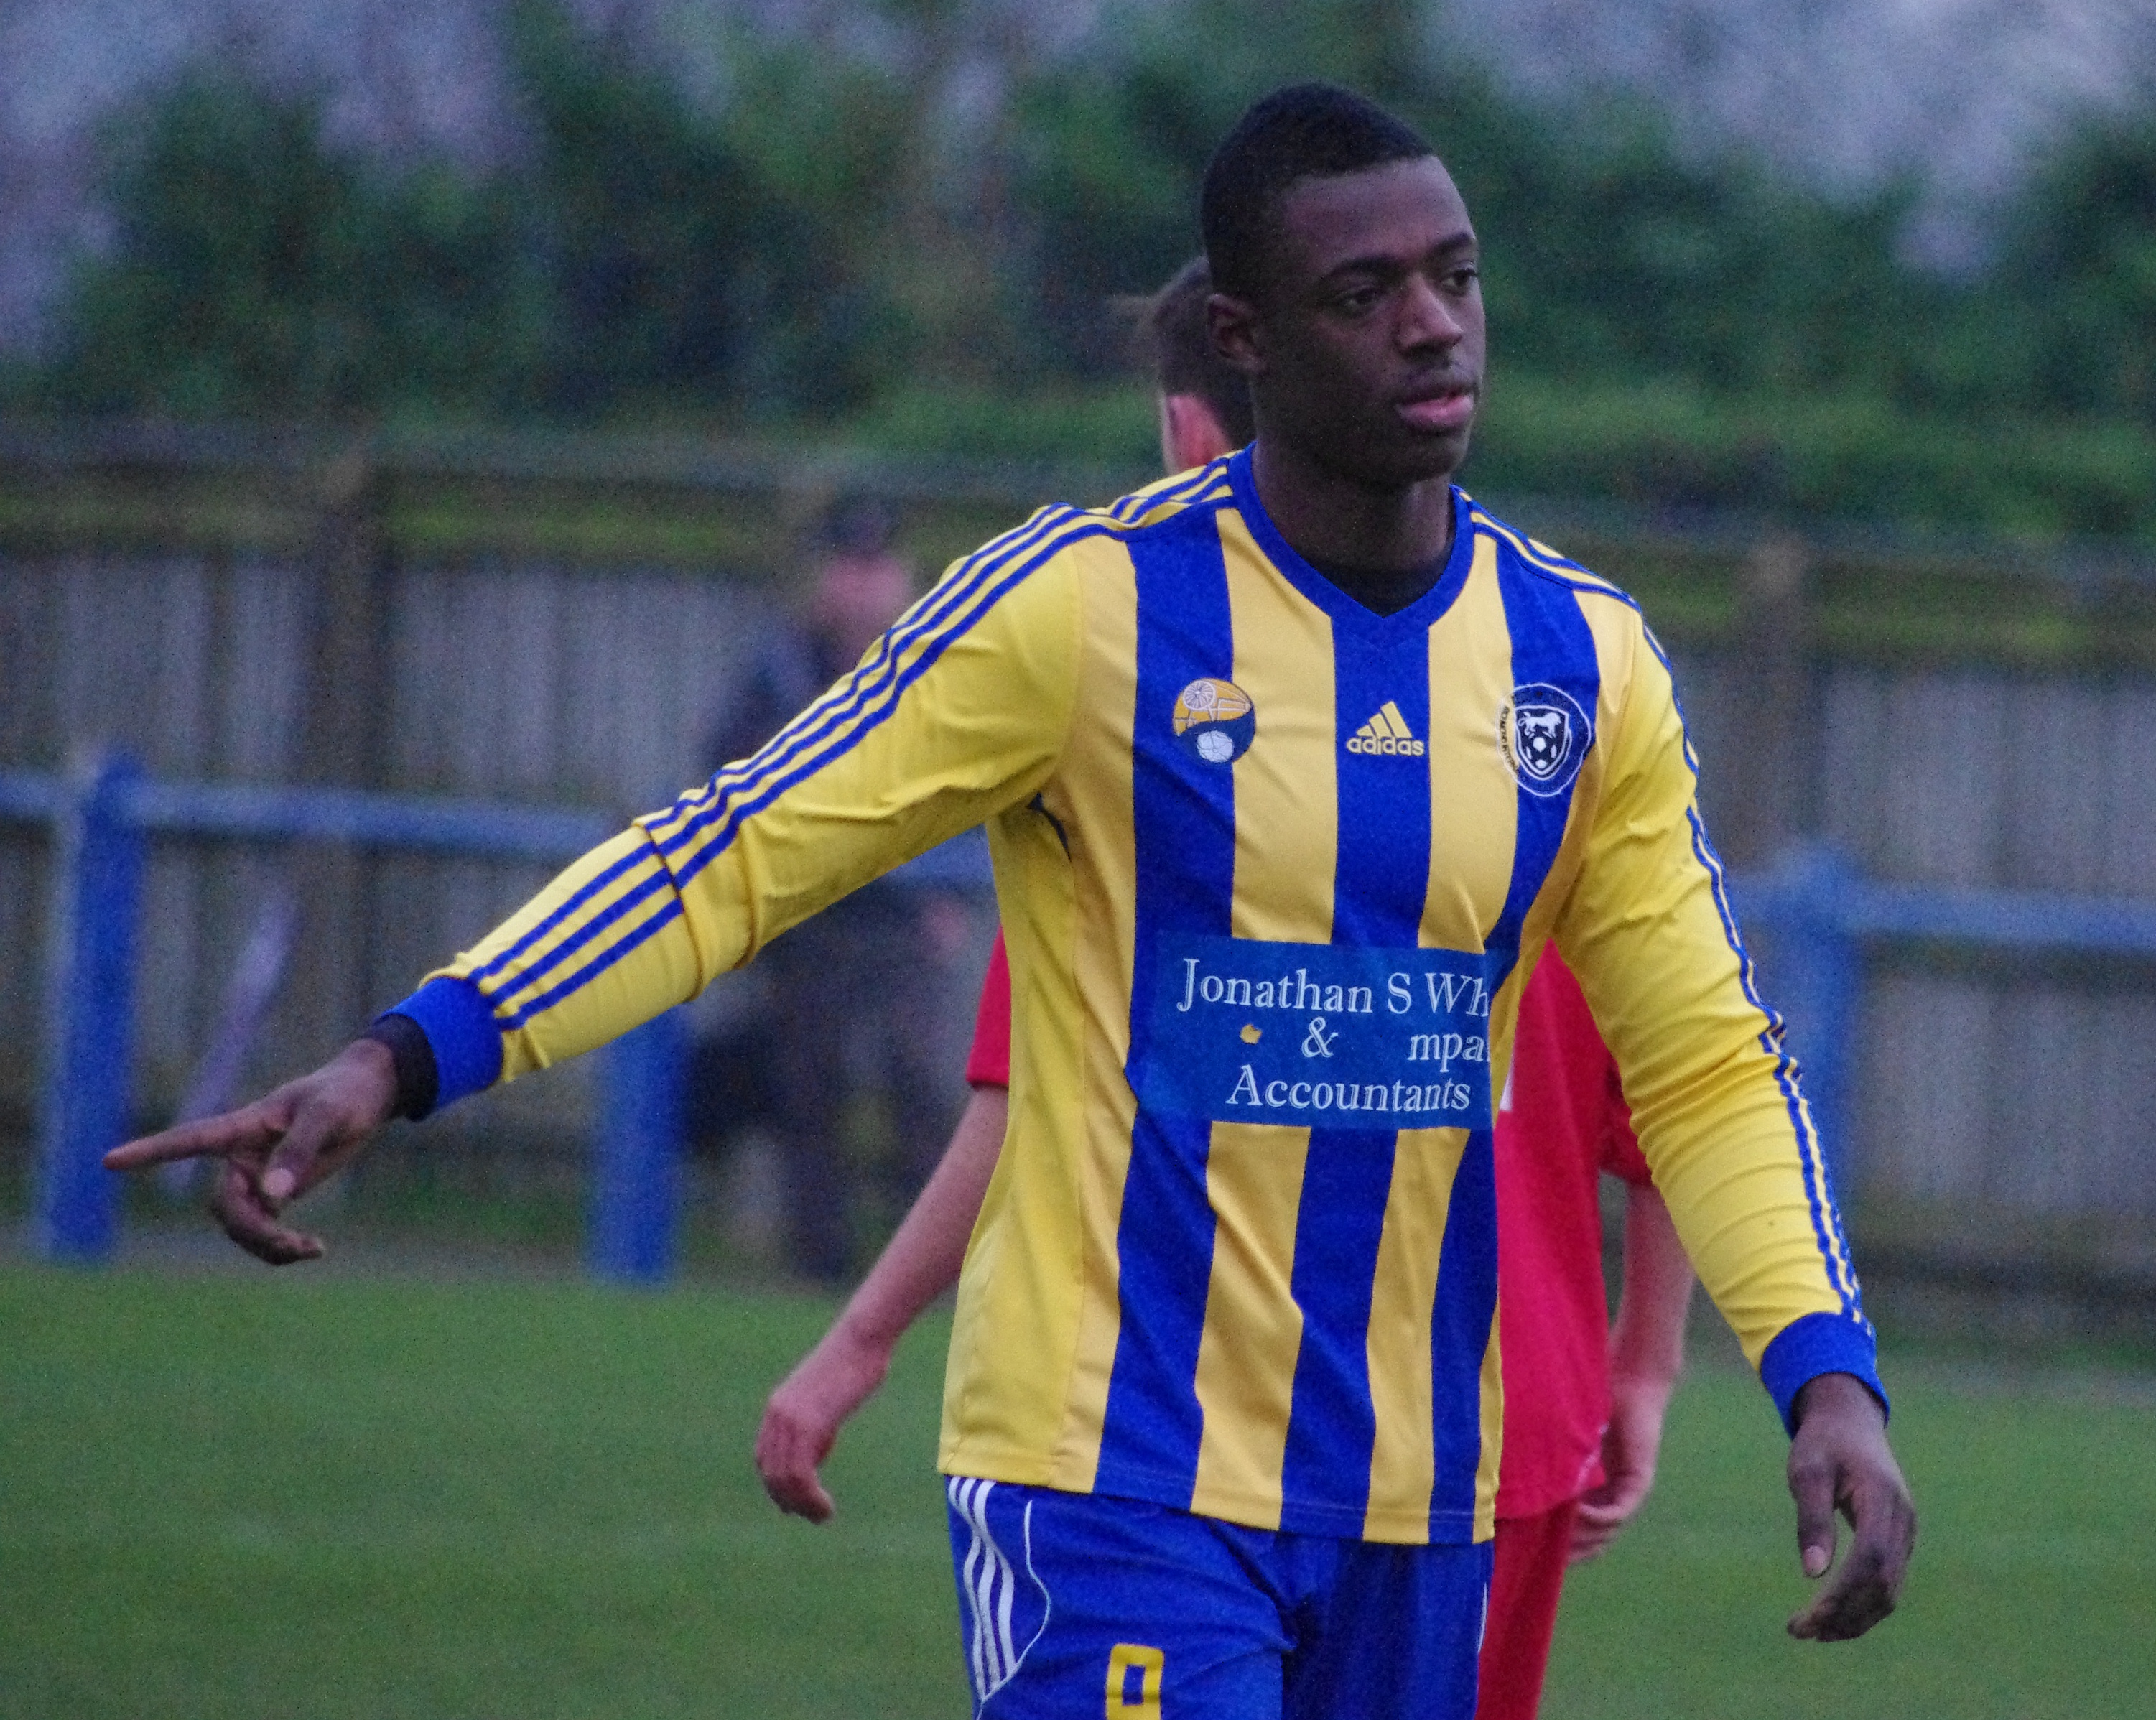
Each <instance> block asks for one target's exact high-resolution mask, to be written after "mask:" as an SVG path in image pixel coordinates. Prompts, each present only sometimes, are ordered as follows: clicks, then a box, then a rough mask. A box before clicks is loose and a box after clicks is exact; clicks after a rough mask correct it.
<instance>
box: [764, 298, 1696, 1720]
mask: <svg viewBox="0 0 2156 1720" xmlns="http://www.w3.org/2000/svg"><path fill="white" fill-rule="evenodd" d="M1212 290H1213V282H1212V276H1211V274H1210V272H1209V270H1207V268H1206V266H1205V259H1204V258H1203V257H1199V258H1197V259H1193V261H1191V262H1190V263H1189V264H1186V265H1185V266H1184V267H1183V269H1181V270H1178V272H1177V274H1176V275H1175V276H1174V278H1173V280H1170V281H1169V282H1168V285H1166V286H1164V287H1163V288H1162V289H1161V290H1160V292H1159V293H1158V295H1156V296H1155V297H1154V298H1153V299H1152V300H1151V301H1150V302H1149V303H1148V305H1147V307H1146V316H1145V323H1146V327H1147V331H1148V333H1149V334H1150V336H1151V337H1152V347H1153V355H1154V368H1155V372H1156V380H1157V382H1158V388H1159V411H1160V432H1161V449H1162V454H1163V459H1164V460H1165V461H1166V464H1167V467H1168V470H1169V471H1170V472H1178V471H1183V470H1189V469H1190V468H1193V467H1196V466H1201V465H1205V464H1206V463H1207V462H1209V461H1210V460H1216V459H1219V458H1220V457H1222V456H1224V455H1226V454H1231V453H1233V452H1234V451H1235V449H1239V448H1241V447H1243V446H1245V444H1248V443H1249V441H1250V439H1251V435H1252V434H1253V426H1252V425H1251V424H1250V392H1249V389H1248V388H1247V387H1246V386H1245V383H1244V380H1243V377H1242V376H1241V374H1240V372H1236V371H1235V370H1233V369H1231V368H1230V367H1229V366H1228V364H1227V363H1226V362H1225V361H1224V359H1222V358H1221V357H1220V356H1219V354H1218V352H1215V350H1214V346H1213V340H1212V331H1211V330H1210V328H1209V326H1208V323H1207V317H1206V305H1207V303H1208V301H1209V299H1210V298H1211V296H1212ZM1010 1040H1011V1004H1010V970H1009V964H1008V962H1007V959H1006V957H1005V952H1004V942H1003V938H1002V937H1001V935H1000V934H998V937H997V939H996V942H995V946H994V948H993V951H992V952H991V954H990V957H989V963H988V977H987V979H986V981H985V983H983V987H982V991H981V1000H980V1008H979V1011H978V1022H977V1024H976V1028H975V1031H974V1039H973V1054H972V1055H971V1057H970V1058H969V1059H968V1063H967V1069H966V1076H967V1079H968V1081H969V1082H971V1083H972V1084H973V1097H972V1099H971V1101H969V1103H968V1107H967V1111H966V1113H965V1115H964V1117H962V1119H961V1122H960V1126H959V1127H958V1129H957V1131H956V1132H955V1133H954V1135H953V1137H952V1142H951V1146H950V1148H949V1151H948V1153H947V1158H946V1160H945V1163H944V1164H943V1166H942V1168H940V1170H939V1172H938V1173H937V1175H936V1176H935V1178H933V1180H932V1183H931V1184H930V1186H929V1188H928V1189H927V1190H925V1191H924V1193H923V1194H922V1196H921V1199H920V1200H919V1201H917V1202H916V1204H915V1206H914V1209H913V1210H912V1211H911V1213H910V1214H908V1216H907V1218H906V1220H905V1222H904V1224H903V1225H901V1228H900V1230H899V1231H898V1233H897V1234H896V1235H894V1236H893V1237H892V1239H891V1244H890V1245H889V1246H888V1247H887V1248H886V1249H885V1250H884V1253H883V1255H881V1257H880V1259H879V1260H877V1262H876V1264H875V1266H874V1268H873V1269H872V1270H871V1271H870V1273H869V1275H868V1276H867V1277H866V1278H865V1280H863V1281H862V1283H861V1285H860V1288H859V1289H858V1290H857V1291H855V1294H854V1295H853V1296H852V1297H851V1298H850V1299H849V1301H848V1302H847V1304H846V1307H845V1308H844V1311H843V1312H841V1313H840V1314H839V1317H838V1319H837V1320H835V1321H834V1322H833V1323H832V1326H831V1329H830V1330H829V1332H827V1333H825V1335H824V1338H823V1339H822V1341H821V1342H820V1343H818V1344H817V1346H816V1348H814V1350H812V1351H811V1352H810V1353H809V1354H808V1356H807V1357H806V1358H804V1359H803V1362H802V1363H801V1364H800V1366H798V1368H795V1369H794V1370H793V1372H792V1373H790V1374H788V1376H787V1378H786V1379H785V1380H784V1381H783V1383H782V1384H780V1385H779V1387H778V1389H777V1390H776V1391H774V1392H773V1394H772V1395H771V1400H770V1403H769V1404H768V1405H767V1409H766V1410H765V1413H764V1417H763V1422H762V1425H761V1426H760V1427H759V1428H758V1429H757V1442H756V1459H757V1470H758V1471H759V1472H760V1473H761V1474H762V1477H763V1482H764V1486H765V1487H766V1489H767V1491H768V1492H770V1494H771V1496H772V1497H773V1500H774V1501H775V1502H777V1503H778V1506H779V1507H780V1508H781V1509H782V1510H785V1511H788V1512H794V1513H796V1514H798V1515H799V1516H802V1517H808V1518H809V1519H810V1520H811V1521H814V1522H823V1521H824V1520H826V1519H827V1518H829V1516H830V1515H831V1513H832V1510H833V1508H834V1507H833V1505H832V1502H831V1498H830V1495H829V1493H828V1492H826V1491H825V1490H824V1486H823V1485H822V1482H821V1481H820V1479H819V1476H818V1475H817V1469H818V1466H819V1465H820V1464H821V1463H822V1462H823V1461H824V1459H825V1458H826V1457H827V1456H829V1454H830V1450H831V1448H832V1446H833V1445H834V1443H835V1442H836V1440H837V1438H838V1435H839V1429H840V1427H841V1426H842V1425H844V1422H845V1421H846V1420H847V1419H848V1418H849V1417H850V1416H851V1415H853V1414H854V1412H855V1410H856V1409H859V1408H860V1406H861V1405H862V1404H864V1403H865V1402H866V1401H867V1400H868V1399H869V1398H870V1396H871V1395H872V1394H874V1393H875V1390H876V1389H877V1388H878V1387H879V1386H880V1385H881V1384H882V1383H883V1381H884V1379H885V1375H886V1374H887V1373H889V1371H890V1367H891V1355H892V1353H893V1352H894V1350H895V1349H896V1347H897V1343H898V1340H899V1339H900V1338H901V1337H902V1336H904V1334H905V1332H906V1329H907V1327H910V1326H911V1324H912V1323H913V1322H914V1320H915V1319H916V1318H917V1317H919V1315H920V1314H921V1312H922V1310H923V1309H925V1308H926V1307H927V1305H928V1304H929V1303H930V1302H932V1301H933V1300H934V1299H935V1298H936V1297H937V1296H940V1295H942V1293H943V1292H944V1291H947V1290H948V1289H949V1288H950V1287H951V1286H952V1285H953V1284H955V1283H957V1280H958V1274H959V1269H960V1266H961V1265H962V1260H963V1256H964V1253H965V1247H966V1243H967V1240H968V1237H969V1235H971V1233H972V1230H973V1225H974V1221H975V1219H976V1218H977V1216H978V1213H979V1210H980V1205H981V1200H982V1197H983V1194H985V1193H986V1191H987V1188H988V1178H989V1176H990V1174H991V1173H993V1170H994V1169H995V1163H996V1158H997V1155H998V1153H999V1152H1000V1151H1001V1149H1002V1147H1003V1137H1004V1127H1005V1124H1006V1122H1007V1119H1008V1112H1009V1092H1008V1089H1009V1086H1010ZM1495 1153H1496V1179H1497V1193H1498V1199H1497V1235H1498V1265H1497V1281H1498V1302H1499V1307H1500V1308H1501V1310H1502V1319H1503V1325H1504V1330H1505V1332H1506V1334H1507V1337H1506V1341H1505V1343H1504V1344H1503V1346H1502V1348H1503V1357H1504V1363H1503V1366H1504V1401H1505V1445H1504V1455H1503V1457H1502V1460H1501V1462H1500V1464H1499V1466H1498V1480H1497V1500H1496V1535H1495V1538H1494V1541H1493V1547H1492V1575H1491V1595H1490V1612H1489V1621H1488V1625H1487V1626H1486V1629H1485V1630H1484V1633H1483V1639H1482V1649H1481V1679H1480V1691H1479V1694H1478V1696H1477V1699H1476V1720H1532V1717H1533V1716H1534V1714H1535V1713H1536V1712H1537V1707H1538V1706H1539V1704H1540V1701H1541V1696H1542V1686H1543V1674H1544V1671H1545V1670H1546V1668H1547V1666H1548V1660H1549V1649H1550V1640H1551V1634H1552V1631H1553V1629H1554V1627H1555V1625H1556V1622H1557V1610H1558V1599H1559V1597H1560V1595H1561V1594H1562V1592H1563V1582H1564V1572H1565V1567H1566V1565H1567V1563H1568V1562H1570V1561H1573V1560H1576V1559H1578V1558H1590V1557H1593V1556H1594V1554H1596V1553H1599V1552H1600V1551H1601V1550H1602V1549H1603V1548H1605V1547H1606V1546H1607V1545H1608V1544H1609V1542H1610V1541H1611V1540H1612V1539H1613V1538H1614V1537H1615V1536H1616V1534H1617V1533H1618V1531H1619V1530H1620V1528H1621V1527H1623V1526H1624V1524H1625V1522H1626V1521H1628V1520H1629V1519H1630V1517H1631V1516H1632V1515H1633V1513H1634V1512H1636V1511H1637V1510H1638V1509H1639V1507H1640V1505H1641V1504H1642V1503H1643V1502H1645V1497H1646V1495H1647V1492H1648V1490H1649V1488H1650V1486H1652V1484H1653V1480H1654V1473H1655V1457H1656V1454H1657V1451H1658V1450H1659V1447H1660V1445H1661V1429H1662V1419H1663V1415H1664V1413H1665V1411H1666V1409H1667V1408H1668V1404H1669V1399H1670V1394H1671V1389H1673V1387H1674V1386H1675V1384H1676V1376H1677V1373H1678V1370H1679V1368H1681V1364H1682V1361H1683V1355H1684V1322H1685V1313H1686V1307H1687V1304H1688V1303H1689V1302H1690V1299H1691V1281H1692V1280H1691V1265H1690V1263H1689V1262H1688V1261H1687V1260H1686V1258H1685V1255H1684V1250H1683V1248H1682V1245H1681V1244H1680V1243H1679V1242H1678V1240H1677V1239H1676V1231H1675V1230H1674V1229H1673V1227H1672V1226H1671V1223H1670V1218H1669V1209H1668V1208H1667V1207H1666V1205H1665V1204H1664V1203H1663V1201H1662V1199H1661V1196H1660V1195H1658V1194H1656V1193H1655V1189H1654V1186H1653V1183H1652V1181H1651V1179H1650V1176H1649V1173H1648V1170H1647V1166H1646V1163H1645V1160H1644V1159H1642V1158H1640V1152H1639V1148H1638V1145H1637V1143H1636V1142H1635V1140H1634V1139H1633V1136H1632V1131H1631V1127H1630V1120H1629V1117H1628V1115H1627V1112H1626V1111H1625V1103H1624V1098H1623V1095H1622V1092H1621V1091H1620V1087H1619V1085H1618V1079H1617V1071H1616V1067H1615V1065H1614V1062H1613V1061H1612V1060H1611V1059H1610V1056H1609V1050H1608V1048H1607V1047H1606V1046H1605V1045H1604V1044H1603V1043H1602V1039H1601V1035H1599V1034H1598V1033H1597V1032H1596V1031H1595V1027H1594V1018H1593V1017H1592V1016H1591V1015H1589V1014H1588V1010H1587V1005H1586V1002H1585V1000H1584V999H1583V998H1582V997H1581V996H1580V993H1579V986H1578V981H1576V980H1575V979H1574V978H1573V977H1572V974H1571V973H1570V971H1569V970H1568V969H1567V968H1565V966H1564V964H1563V962H1562V961H1561V960H1559V959H1558V955H1557V953H1556V952H1555V951H1554V950H1551V951H1548V952H1546V953H1545V954H1544V955H1543V959H1542V963H1541V965H1540V966H1539V967H1538V968H1537V969H1536V970H1535V973H1534V976H1533V977H1532V978H1531V979H1530V980H1529V981H1528V983H1527V988H1526V990H1525V991H1524V992H1523V993H1522V996H1521V1000H1520V1015H1519V1026H1518V1029H1517V1033H1516V1035H1515V1038H1514V1041H1513V1051H1512V1079H1511V1081H1510V1082H1508V1084H1507V1088H1506V1091H1505V1096H1504V1099H1503V1101H1502V1102H1501V1104H1500V1106H1499V1107H1498V1114H1497V1118H1496V1140H1495ZM1604 1171H1608V1172H1609V1173H1613V1174H1615V1175H1617V1176H1620V1177H1621V1178H1623V1179H1624V1180H1625V1184H1626V1213H1625V1280H1624V1284H1625V1290H1624V1297H1623V1301H1622V1302H1621V1303H1620V1309H1619V1313H1618V1317H1617V1322H1616V1327H1615V1330H1614V1334H1612V1332H1610V1331H1609V1322H1608V1317H1607V1313H1606V1310H1605V1307H1604V1290H1603V1283H1602V1261H1601V1214H1600V1211H1599V1202H1598V1199H1597V1197H1598V1193H1599V1189H1598V1184H1599V1180H1600V1175H1601V1173H1603V1172H1604ZM1613 1386H1614V1391H1613Z"/></svg>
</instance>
